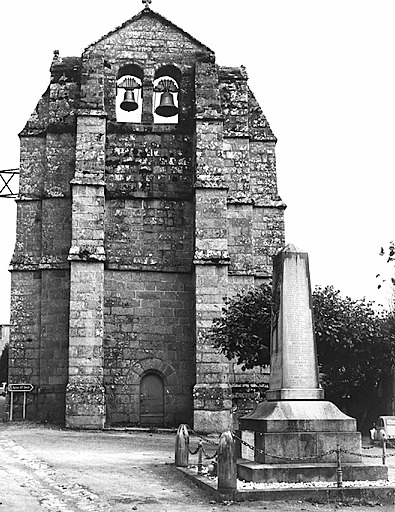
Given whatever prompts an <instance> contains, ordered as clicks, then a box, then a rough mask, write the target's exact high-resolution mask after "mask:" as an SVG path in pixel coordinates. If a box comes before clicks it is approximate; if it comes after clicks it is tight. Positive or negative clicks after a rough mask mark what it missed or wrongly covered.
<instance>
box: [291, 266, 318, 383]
mask: <svg viewBox="0 0 395 512" xmlns="http://www.w3.org/2000/svg"><path fill="white" fill-rule="evenodd" d="M284 273H285V274H286V275H289V276H292V279H285V280H284V286H283V304H284V310H285V311H286V314H285V315H284V342H285V343H286V345H287V350H286V352H285V361H284V363H285V364H286V369H287V371H286V372H285V375H284V387H286V388H290V389H292V388H309V387H315V372H314V366H315V361H314V351H313V350H314V338H313V336H314V335H313V322H312V313H311V309H310V293H309V282H308V277H307V268H306V260H305V259H303V258H297V259H291V258H288V259H286V260H285V262H284Z"/></svg>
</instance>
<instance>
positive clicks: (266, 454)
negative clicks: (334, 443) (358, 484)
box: [233, 433, 395, 461]
mask: <svg viewBox="0 0 395 512" xmlns="http://www.w3.org/2000/svg"><path fill="white" fill-rule="evenodd" d="M233 437H234V438H235V439H236V440H237V441H239V442H241V444H243V445H244V446H247V448H249V449H250V450H252V451H253V452H257V453H260V454H261V455H265V456H266V457H272V458H273V459H282V460H289V461H305V460H306V461H307V460H314V459H320V458H322V457H325V456H326V455H330V454H331V453H336V452H337V450H328V451H327V452H323V453H320V454H319V455H313V456H310V457H286V456H285V455H283V456H280V455H274V454H272V453H268V452H266V451H265V450H260V449H259V448H256V447H255V446H253V445H251V444H249V443H247V442H246V441H243V440H242V439H240V437H238V436H236V434H235V433H233ZM390 444H391V443H390ZM391 446H393V445H392V444H391ZM369 448H370V447H369ZM394 448H395V446H394ZM339 451H340V452H343V453H347V454H349V455H356V456H357V457H368V458H372V459H381V458H382V455H368V454H366V455H364V454H362V453H357V452H352V451H350V450H346V449H344V448H339ZM386 456H387V457H395V453H391V454H386Z"/></svg>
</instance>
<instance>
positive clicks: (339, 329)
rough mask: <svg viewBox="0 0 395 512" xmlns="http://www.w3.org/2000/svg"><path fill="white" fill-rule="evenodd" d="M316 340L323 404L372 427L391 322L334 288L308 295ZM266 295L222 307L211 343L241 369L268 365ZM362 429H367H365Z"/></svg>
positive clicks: (388, 355) (394, 327)
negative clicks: (311, 298)
mask: <svg viewBox="0 0 395 512" xmlns="http://www.w3.org/2000/svg"><path fill="white" fill-rule="evenodd" d="M313 305H314V318H315V334H316V342H317V352H318V362H319V368H320V375H321V378H322V386H323V388H324V389H325V393H326V397H327V399H328V400H331V401H333V402H334V403H336V404H337V405H339V406H341V407H342V408H343V409H344V407H345V405H346V406H347V407H346V408H347V412H348V413H349V414H351V415H353V416H357V417H358V419H359V421H360V424H363V425H365V424H366V422H368V421H372V419H371V417H372V416H374V415H375V414H376V411H375V410H374V409H375V408H376V406H377V407H379V406H380V407H383V405H382V404H381V402H380V400H379V398H380V392H381V387H382V385H383V381H384V379H385V377H386V376H387V375H389V374H390V371H391V367H392V365H394V363H395V319H394V316H393V315H392V314H391V313H377V312H376V311H375V310H374V309H373V308H372V304H371V303H369V302H367V301H365V300H357V301H356V300H352V299H351V298H349V297H346V298H342V297H341V295H340V292H339V291H336V290H334V288H333V287H331V286H328V287H325V288H320V287H319V288H316V289H315V291H314V293H313ZM270 310H271V290H270V287H269V286H268V285H263V286H260V287H257V288H252V289H250V290H248V291H247V292H246V293H239V294H237V295H236V296H235V297H234V298H232V299H230V300H228V301H227V303H226V305H225V308H224V309H223V311H222V316H221V318H218V319H216V320H215V321H214V323H213V326H212V329H211V333H210V338H211V340H212V342H213V343H214V345H216V346H217V347H218V348H219V349H220V350H221V351H222V352H223V353H224V354H225V355H226V356H227V357H228V359H233V358H236V359H237V362H238V363H239V364H242V367H243V369H245V368H253V367H254V366H264V365H267V364H269V362H270V357H269V347H270V314H271V313H270ZM365 426H366V425H365Z"/></svg>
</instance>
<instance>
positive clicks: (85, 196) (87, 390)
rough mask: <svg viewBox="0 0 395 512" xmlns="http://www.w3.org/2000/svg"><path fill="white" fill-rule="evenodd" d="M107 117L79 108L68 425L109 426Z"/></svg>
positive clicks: (71, 285) (71, 286) (71, 272)
mask: <svg viewBox="0 0 395 512" xmlns="http://www.w3.org/2000/svg"><path fill="white" fill-rule="evenodd" d="M105 139H106V119H105V114H104V113H103V110H101V109H96V110H93V109H86V110H83V111H79V113H78V117H77V146H76V172H75V176H74V179H73V180H72V182H71V185H72V246H71V249H70V252H69V261H70V281H71V282H70V324H69V381H68V385H67V391H66V426H67V427H71V428H103V427H104V423H105V391H104V386H103V331H104V312H103V306H104V261H105V254H104V205H105V199H104V166H105Z"/></svg>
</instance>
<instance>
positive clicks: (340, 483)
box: [336, 444, 343, 487]
mask: <svg viewBox="0 0 395 512" xmlns="http://www.w3.org/2000/svg"><path fill="white" fill-rule="evenodd" d="M336 453H337V469H336V482H337V486H338V487H343V470H342V461H341V454H340V446H339V444H338V445H337V449H336Z"/></svg>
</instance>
